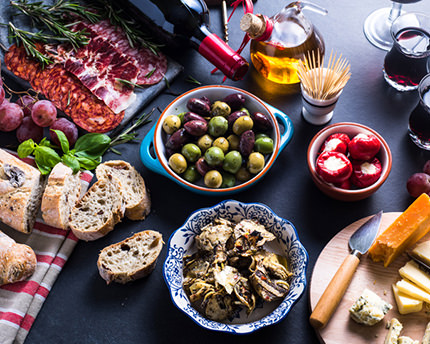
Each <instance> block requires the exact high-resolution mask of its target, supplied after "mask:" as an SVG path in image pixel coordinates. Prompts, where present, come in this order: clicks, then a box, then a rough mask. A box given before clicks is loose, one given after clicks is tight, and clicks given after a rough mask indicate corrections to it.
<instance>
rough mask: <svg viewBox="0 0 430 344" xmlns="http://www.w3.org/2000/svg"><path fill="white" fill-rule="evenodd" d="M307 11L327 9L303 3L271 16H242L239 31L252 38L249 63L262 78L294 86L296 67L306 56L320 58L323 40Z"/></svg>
mask: <svg viewBox="0 0 430 344" xmlns="http://www.w3.org/2000/svg"><path fill="white" fill-rule="evenodd" d="M304 9H309V10H312V11H314V12H317V13H319V14H322V15H326V14H327V10H326V9H324V8H322V7H320V6H317V5H314V4H312V3H309V2H305V1H296V2H292V3H291V4H289V5H288V6H286V7H285V8H284V9H282V10H281V11H280V12H279V13H277V14H275V15H274V16H273V17H271V18H268V17H266V16H265V15H262V14H257V15H255V14H252V13H247V14H245V15H244V16H243V17H242V19H241V21H240V28H241V29H242V30H243V31H245V32H246V33H247V34H248V36H249V37H250V38H251V39H252V41H251V47H250V52H251V61H252V63H253V64H254V67H255V69H256V70H257V71H258V72H259V73H260V74H261V75H262V76H263V77H265V78H266V79H268V80H270V81H273V82H276V83H278V84H296V83H299V82H300V80H299V78H298V76H297V65H298V63H299V60H300V59H305V58H306V56H307V55H308V53H310V54H312V51H314V53H315V56H316V54H317V51H318V50H319V51H320V54H321V55H324V50H325V47H324V41H323V39H322V37H321V35H320V33H319V32H318V31H317V29H316V28H315V27H314V26H313V25H312V23H311V22H310V20H308V19H307V18H306V17H305V16H304V15H303V12H302V10H304Z"/></svg>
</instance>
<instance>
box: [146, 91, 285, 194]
mask: <svg viewBox="0 0 430 344" xmlns="http://www.w3.org/2000/svg"><path fill="white" fill-rule="evenodd" d="M292 135H293V124H292V122H291V120H290V118H289V117H288V116H287V115H286V114H284V113H283V112H281V111H279V110H278V109H276V108H274V107H273V106H271V105H268V104H267V103H265V102H263V101H262V100H260V99H259V98H257V97H256V96H255V95H253V94H251V93H249V92H247V91H244V90H241V89H239V88H236V87H232V86H220V85H214V86H203V87H198V88H195V89H193V90H191V91H188V92H186V93H184V94H182V95H181V96H179V97H177V98H176V99H175V100H173V101H172V102H171V103H170V104H169V105H168V106H167V107H166V108H165V109H164V111H163V112H162V114H161V115H160V117H159V119H158V121H157V123H156V124H155V125H154V126H153V127H152V129H151V130H150V132H149V133H148V134H147V135H146V136H145V138H144V139H143V141H142V144H141V147H140V157H141V160H142V162H143V164H144V165H145V166H146V167H148V168H149V169H151V170H152V171H154V172H156V173H159V174H161V175H163V176H166V177H167V178H169V179H171V180H172V181H174V182H176V183H178V184H179V185H181V186H183V187H184V188H186V189H188V190H191V191H193V192H197V193H200V194H210V195H218V194H223V195H225V194H232V193H235V192H238V191H242V190H244V189H246V188H248V187H249V186H251V185H253V184H254V183H256V182H257V181H259V180H260V179H261V178H262V177H263V176H264V175H265V173H266V172H267V171H268V170H269V169H270V168H271V167H272V165H273V163H274V162H275V160H276V158H277V156H278V155H279V153H280V152H281V151H282V150H283V149H284V148H285V147H286V145H287V144H288V143H289V141H290V140H291V137H292Z"/></svg>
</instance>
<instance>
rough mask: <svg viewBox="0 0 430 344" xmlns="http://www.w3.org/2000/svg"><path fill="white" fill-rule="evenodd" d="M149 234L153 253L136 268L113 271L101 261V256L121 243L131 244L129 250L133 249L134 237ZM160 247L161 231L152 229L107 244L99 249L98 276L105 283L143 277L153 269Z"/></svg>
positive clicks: (142, 237) (119, 246)
mask: <svg viewBox="0 0 430 344" xmlns="http://www.w3.org/2000/svg"><path fill="white" fill-rule="evenodd" d="M150 236H152V237H153V238H152V240H153V241H152V242H151V245H150V248H151V250H153V254H152V255H151V261H149V262H147V263H146V264H145V265H141V266H140V267H138V268H135V269H131V270H127V271H120V272H113V271H111V270H110V269H109V267H108V266H106V265H105V264H104V263H103V258H104V257H103V256H104V255H107V253H108V252H109V251H112V250H115V249H118V248H121V247H122V246H123V245H128V246H131V248H130V250H131V249H133V247H132V244H133V241H135V240H136V238H139V237H140V239H141V240H143V239H145V237H150ZM162 248H163V237H162V235H161V233H159V232H157V231H153V230H146V231H142V232H138V233H136V234H134V235H133V236H131V237H129V238H127V239H124V240H122V241H120V242H118V243H115V244H112V245H109V246H107V247H105V248H104V249H103V250H101V251H100V254H99V258H98V260H97V268H98V270H99V273H100V276H101V277H102V278H103V279H104V280H105V281H106V283H107V284H110V283H111V282H117V283H121V284H125V283H127V282H130V281H134V280H137V279H139V278H142V277H145V276H147V275H149V274H150V273H151V272H152V271H153V270H154V269H155V265H156V264H157V260H158V256H159V255H160V253H161V250H162ZM142 253H143V252H140V254H142Z"/></svg>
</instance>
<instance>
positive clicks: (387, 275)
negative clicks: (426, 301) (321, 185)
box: [309, 213, 430, 344]
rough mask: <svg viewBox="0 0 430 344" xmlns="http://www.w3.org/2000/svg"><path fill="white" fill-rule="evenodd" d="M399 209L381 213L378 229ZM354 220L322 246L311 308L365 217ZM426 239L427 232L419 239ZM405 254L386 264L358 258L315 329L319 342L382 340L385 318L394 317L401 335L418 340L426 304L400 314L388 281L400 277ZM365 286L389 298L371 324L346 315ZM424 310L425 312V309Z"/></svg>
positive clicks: (312, 283) (426, 316)
mask: <svg viewBox="0 0 430 344" xmlns="http://www.w3.org/2000/svg"><path fill="white" fill-rule="evenodd" d="M400 214H401V213H385V214H383V216H382V221H381V227H380V232H381V231H383V230H384V229H385V228H387V227H388V226H389V225H390V224H391V223H392V222H393V221H394V220H395V219H396V218H397V217H398V216H399V215H400ZM368 218H369V217H367V218H364V219H361V220H358V221H356V222H354V223H352V224H351V225H349V226H348V227H346V228H344V229H343V230H341V231H340V232H339V233H338V234H337V235H336V236H335V237H334V238H333V239H332V240H331V241H330V242H329V243H328V244H327V246H326V247H325V248H324V249H323V251H322V252H321V254H320V255H319V257H318V260H317V262H316V264H315V267H314V269H313V272H312V277H311V281H310V288H309V298H310V307H311V310H313V309H314V308H315V306H316V304H317V302H318V300H319V299H320V297H321V295H322V293H323V292H324V290H325V288H326V286H327V285H328V283H329V282H330V280H331V278H332V277H333V275H334V274H335V272H336V271H337V269H338V268H339V266H340V264H341V263H342V262H343V260H344V258H345V257H346V256H347V255H348V253H349V248H348V240H349V238H350V236H351V235H352V234H353V233H354V231H355V230H356V229H357V228H358V227H359V226H360V225H361V224H363V223H364V222H365V221H366V220H367V219H368ZM424 240H430V233H429V234H427V235H426V236H425V237H424V238H423V239H422V240H421V241H424ZM408 260H409V259H408V257H407V255H406V254H403V255H402V256H400V257H398V258H397V259H396V260H395V261H394V262H393V263H391V264H390V266H389V267H387V268H384V266H383V264H382V263H381V262H379V263H374V262H373V261H372V260H371V259H370V257H368V255H364V256H363V257H362V258H361V262H360V264H359V266H358V268H357V271H356V272H355V274H354V277H353V279H352V282H351V284H350V286H349V287H348V289H347V291H346V293H345V296H344V297H343V299H342V300H341V302H340V304H339V306H338V308H337V310H336V311H335V313H334V315H333V317H332V318H331V320H330V322H329V323H328V324H327V326H326V327H325V328H323V329H320V330H316V332H317V335H318V336H319V339H320V341H321V343H325V344H340V343H348V344H361V343H363V344H364V343H366V344H367V343H372V344H378V343H381V344H382V343H384V339H385V336H386V334H387V332H388V330H387V329H386V327H385V326H386V324H387V322H388V321H389V320H390V319H391V318H393V317H395V318H397V319H399V321H400V322H401V323H402V324H403V330H402V332H401V335H403V336H409V337H411V338H413V339H415V340H419V342H420V343H421V339H422V336H423V334H424V330H425V327H426V325H427V323H428V321H429V320H430V308H428V309H426V307H425V306H423V310H422V311H421V312H419V313H411V314H407V315H401V314H400V313H399V312H398V311H397V306H396V301H395V300H394V296H393V292H392V288H391V285H392V284H393V283H395V282H396V281H398V280H400V279H401V278H400V275H399V273H398V270H399V268H400V267H402V266H403V265H404V264H405V263H406V262H407V261H408ZM365 288H368V289H370V290H372V291H373V292H375V293H376V294H378V295H379V296H380V297H381V298H382V299H384V300H386V301H387V302H389V303H390V304H391V305H392V306H393V308H392V309H391V310H390V311H389V312H388V313H387V315H386V316H385V318H384V319H383V320H382V321H381V322H380V323H378V324H376V325H374V326H365V325H360V324H357V323H356V322H355V321H354V320H352V319H351V318H350V316H349V311H348V310H349V308H350V307H351V305H352V304H353V303H354V302H355V301H356V300H357V299H358V297H359V296H360V295H361V293H362V291H363V290H364V289H365ZM426 311H427V312H426Z"/></svg>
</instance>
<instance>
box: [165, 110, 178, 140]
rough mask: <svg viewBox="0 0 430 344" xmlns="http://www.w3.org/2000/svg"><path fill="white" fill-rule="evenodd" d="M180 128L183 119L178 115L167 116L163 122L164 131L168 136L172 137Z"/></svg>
mask: <svg viewBox="0 0 430 344" xmlns="http://www.w3.org/2000/svg"><path fill="white" fill-rule="evenodd" d="M180 127H181V119H180V118H179V117H178V116H176V115H170V116H167V117H166V118H165V119H164V121H163V130H164V132H165V133H166V134H168V135H172V134H173V133H174V132H175V131H177V130H179V128H180Z"/></svg>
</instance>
